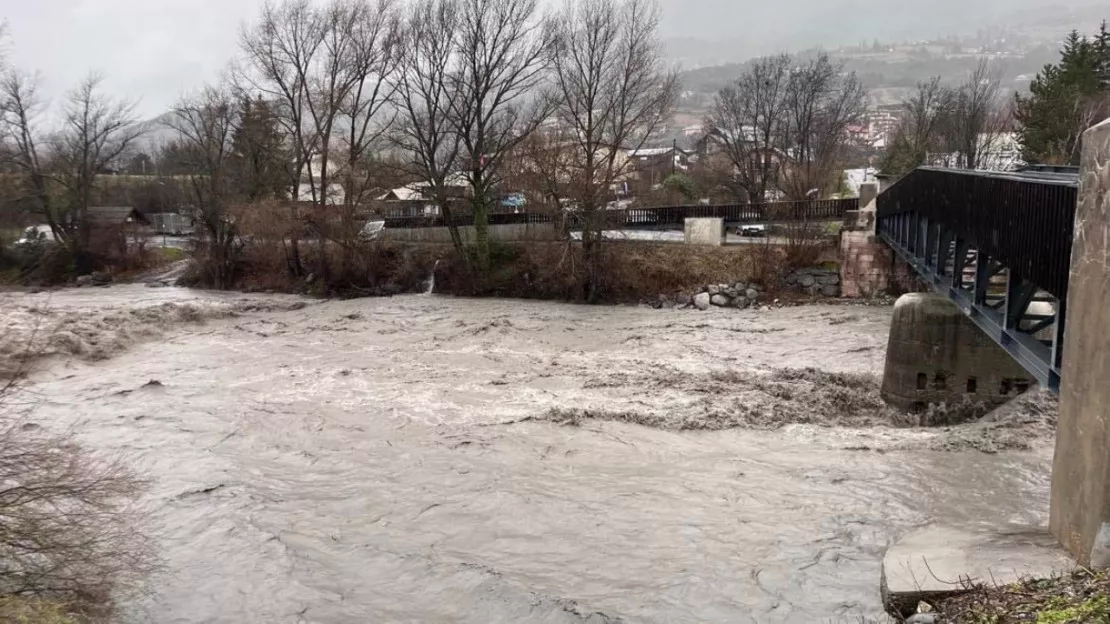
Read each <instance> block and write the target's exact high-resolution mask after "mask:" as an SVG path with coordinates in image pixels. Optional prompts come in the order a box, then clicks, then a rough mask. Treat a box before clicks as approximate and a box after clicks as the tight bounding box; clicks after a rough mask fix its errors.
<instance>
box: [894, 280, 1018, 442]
mask: <svg viewBox="0 0 1110 624" xmlns="http://www.w3.org/2000/svg"><path fill="white" fill-rule="evenodd" d="M1034 383H1035V382H1034V381H1033V379H1031V378H1030V375H1029V373H1027V372H1026V371H1025V369H1024V368H1022V367H1021V366H1020V365H1019V364H1018V363H1017V362H1016V361H1014V359H1013V358H1012V357H1010V355H1009V354H1007V353H1006V352H1005V351H1003V350H1002V348H1001V347H999V346H998V345H997V344H995V343H994V341H993V340H991V338H990V337H989V336H987V334H985V333H983V332H982V331H981V330H980V329H979V328H978V327H976V326H975V324H974V323H972V322H971V321H970V320H969V319H968V318H967V316H966V315H964V313H963V312H962V311H960V308H959V307H957V306H956V304H954V303H952V301H950V300H949V299H948V298H947V297H944V296H942V295H937V294H932V293H911V294H908V295H902V297H901V298H900V299H898V302H897V303H895V304H894V317H893V318H892V319H891V322H890V342H889V344H888V345H887V350H886V367H885V369H884V370H883V387H882V396H883V400H884V401H886V402H887V403H889V404H891V405H893V406H895V407H897V408H900V409H902V410H905V411H912V412H921V411H924V409H925V408H926V407H928V406H929V405H930V404H933V403H945V402H947V403H952V402H958V401H961V400H963V399H964V398H965V397H966V398H968V399H971V400H973V401H978V402H983V403H987V404H990V405H997V404H1001V403H1005V402H1006V401H1008V400H1010V399H1012V398H1014V397H1015V396H1017V395H1018V394H1021V393H1022V392H1024V391H1025V390H1028V389H1029V388H1030V387H1031V386H1032V385H1033V384H1034ZM921 424H922V425H926V426H933V425H939V424H944V423H927V422H923V423H921Z"/></svg>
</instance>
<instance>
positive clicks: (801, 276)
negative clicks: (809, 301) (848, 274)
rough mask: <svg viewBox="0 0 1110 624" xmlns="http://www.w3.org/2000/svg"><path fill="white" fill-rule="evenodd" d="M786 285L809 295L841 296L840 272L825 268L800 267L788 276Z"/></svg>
mask: <svg viewBox="0 0 1110 624" xmlns="http://www.w3.org/2000/svg"><path fill="white" fill-rule="evenodd" d="M785 282H786V287H787V288H788V289H791V290H796V291H798V292H801V293H805V294H807V295H813V296H817V295H821V296H824V297H839V296H840V272H839V271H827V270H825V269H798V270H797V271H794V272H793V273H791V274H790V275H787V276H786V280H785Z"/></svg>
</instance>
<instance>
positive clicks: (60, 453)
mask: <svg viewBox="0 0 1110 624" xmlns="http://www.w3.org/2000/svg"><path fill="white" fill-rule="evenodd" d="M0 384H2V385H0V619H3V620H4V621H16V622H19V621H26V622H57V623H59V624H62V623H66V622H76V621H101V620H103V621H107V620H108V619H110V618H111V617H112V612H113V606H114V604H115V603H116V600H117V599H118V598H120V597H122V596H125V595H127V594H128V593H130V592H133V591H137V590H139V589H141V588H142V586H143V584H144V582H145V580H146V579H147V577H148V575H149V574H150V573H151V572H152V571H153V570H154V568H155V557H154V555H153V549H152V547H151V543H150V542H149V541H148V540H147V538H146V537H145V534H144V533H143V532H142V531H141V530H139V528H140V525H141V521H142V518H143V516H142V514H141V513H139V511H138V510H137V507H136V506H135V500H136V497H137V495H138V494H139V493H140V492H141V491H142V489H143V487H144V482H143V480H142V479H140V478H139V477H137V476H136V475H135V473H134V472H132V471H131V470H130V469H128V468H127V467H126V466H125V465H124V464H123V463H122V462H121V461H120V460H119V459H114V458H106V457H102V456H99V455H97V454H94V453H91V452H89V451H87V450H86V449H84V448H83V447H82V446H81V445H80V444H78V443H77V441H76V438H75V435H74V434H73V432H71V431H63V432H51V431H49V430H47V429H46V428H44V427H42V426H40V425H38V424H37V423H35V422H33V421H32V420H31V419H30V414H29V413H28V410H27V409H24V408H21V406H20V405H18V404H17V403H16V398H17V393H16V392H15V391H16V389H17V388H18V383H17V381H16V380H8V381H7V382H0Z"/></svg>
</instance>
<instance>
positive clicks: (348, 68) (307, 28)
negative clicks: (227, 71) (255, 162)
mask: <svg viewBox="0 0 1110 624" xmlns="http://www.w3.org/2000/svg"><path fill="white" fill-rule="evenodd" d="M398 26H399V21H398V17H397V12H396V10H395V8H394V5H393V2H392V0H377V2H376V3H374V4H370V3H365V2H359V1H357V0H332V1H331V2H329V3H328V4H326V5H324V6H321V7H317V6H316V5H314V4H313V3H311V2H309V1H308V0H286V1H285V2H283V3H282V4H279V5H273V4H267V5H266V6H265V7H264V9H263V11H262V16H261V18H260V19H259V21H258V23H257V24H255V25H254V26H253V27H252V28H250V29H247V30H244V32H243V33H242V37H241V39H242V45H241V47H242V49H243V51H244V53H245V57H246V58H245V68H244V71H242V72H241V76H240V79H241V82H242V84H243V86H244V88H246V89H248V90H252V91H256V92H258V93H261V94H262V95H264V96H265V97H267V98H270V99H273V100H276V101H277V102H279V105H278V106H277V107H276V111H277V113H278V116H279V117H280V118H281V119H282V122H283V126H284V128H285V130H286V132H287V134H288V136H289V137H290V140H291V142H292V143H293V146H292V153H293V163H292V167H291V173H292V175H291V182H292V188H293V190H294V192H293V197H294V199H302V195H304V196H307V199H309V200H310V201H311V202H312V203H313V204H314V205H316V206H325V205H340V206H341V208H340V214H341V216H342V218H341V221H342V223H341V228H340V233H346V234H350V233H351V232H352V231H353V230H354V229H355V228H354V225H353V217H352V215H353V206H354V205H356V204H357V203H358V202H359V201H361V200H362V199H363V198H364V194H365V192H366V190H367V188H366V184H365V180H366V167H365V165H366V161H367V160H368V156H369V155H370V148H371V147H372V146H373V145H374V144H376V142H377V141H378V139H379V138H380V137H381V136H382V134H383V133H384V132H385V131H386V130H387V129H388V126H389V123H390V121H391V118H390V119H385V118H384V117H385V116H384V115H383V111H384V107H385V104H386V103H387V102H388V101H389V99H390V97H391V96H392V93H393V88H394V84H395V83H394V82H393V81H392V80H391V78H392V76H393V74H394V72H395V70H396V68H397V66H398V56H397V42H398ZM303 187H307V192H303V191H302V188H303ZM294 210H295V208H294ZM317 231H318V232H319V233H320V234H321V235H323V236H324V237H325V238H333V239H335V240H339V241H341V242H343V243H344V250H345V251H344V254H345V255H344V257H345V258H346V254H347V252H348V251H349V243H350V241H351V238H352V237H351V236H348V235H346V234H344V235H342V236H338V237H336V236H333V234H335V232H334V231H333V228H331V227H330V226H329V225H328V224H327V223H326V222H325V223H323V224H317ZM297 242H298V241H297V236H296V235H294V237H293V239H292V243H293V244H292V254H293V255H292V258H291V263H290V265H291V268H292V269H293V270H294V272H295V273H300V272H301V271H302V269H301V261H300V251H299V246H298V244H297ZM321 263H322V264H321V266H320V270H321V271H322V272H323V274H324V276H325V278H326V273H327V270H328V265H327V262H326V260H325V259H324V258H323V255H321Z"/></svg>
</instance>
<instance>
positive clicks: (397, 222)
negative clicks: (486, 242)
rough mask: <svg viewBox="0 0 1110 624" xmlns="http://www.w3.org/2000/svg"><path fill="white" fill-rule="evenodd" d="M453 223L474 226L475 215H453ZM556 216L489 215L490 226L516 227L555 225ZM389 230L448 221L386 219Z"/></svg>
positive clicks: (525, 213) (407, 218)
mask: <svg viewBox="0 0 1110 624" xmlns="http://www.w3.org/2000/svg"><path fill="white" fill-rule="evenodd" d="M451 221H452V222H453V223H454V224H455V225H457V226H459V227H463V226H467V225H474V215H473V214H470V213H463V214H455V215H452V219H451ZM554 221H555V217H554V215H551V214H547V213H529V212H516V213H513V212H508V213H494V214H491V215H489V220H488V221H487V222H488V223H489V224H490V225H516V224H524V223H553V222H554ZM385 227H387V228H432V227H447V219H445V218H444V217H443V216H441V215H437V216H419V217H385Z"/></svg>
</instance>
